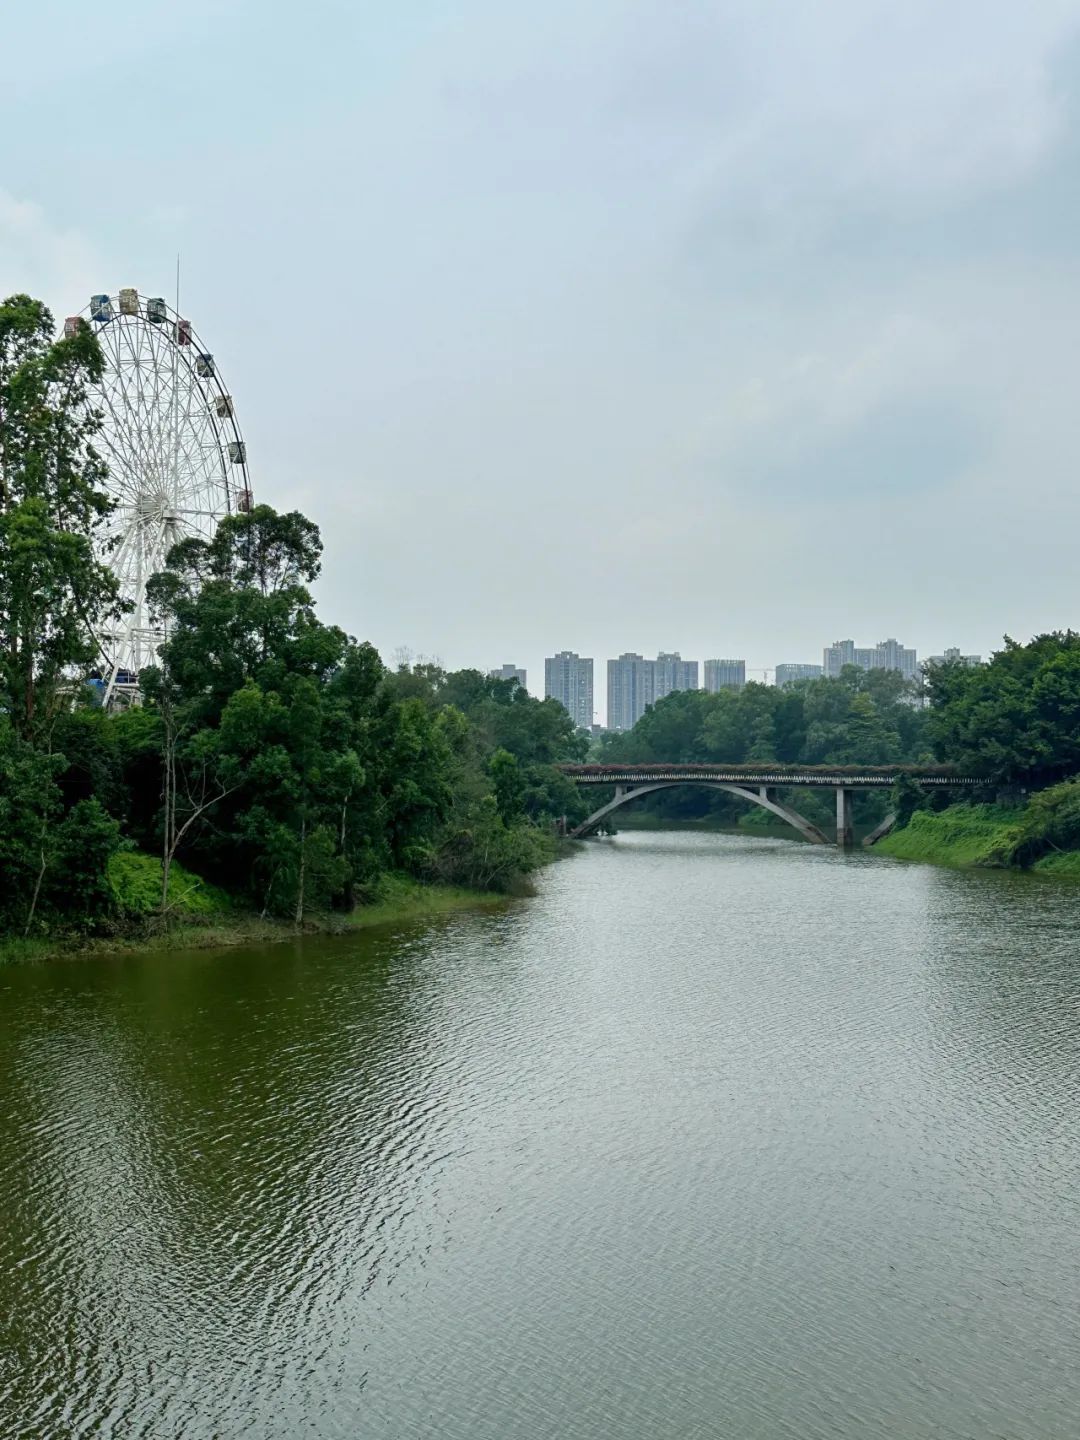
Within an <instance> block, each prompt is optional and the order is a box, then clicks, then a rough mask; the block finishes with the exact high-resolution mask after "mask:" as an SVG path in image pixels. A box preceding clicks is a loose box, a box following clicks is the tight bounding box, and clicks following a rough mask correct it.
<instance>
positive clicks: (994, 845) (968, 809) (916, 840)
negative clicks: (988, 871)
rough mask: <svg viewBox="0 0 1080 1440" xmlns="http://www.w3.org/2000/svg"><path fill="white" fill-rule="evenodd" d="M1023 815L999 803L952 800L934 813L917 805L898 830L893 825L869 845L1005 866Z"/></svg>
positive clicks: (949, 861)
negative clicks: (953, 801)
mask: <svg viewBox="0 0 1080 1440" xmlns="http://www.w3.org/2000/svg"><path fill="white" fill-rule="evenodd" d="M1023 817H1024V812H1023V810H1006V809H1003V808H1002V807H1001V806H998V805H951V806H950V807H949V808H948V809H947V810H941V811H939V812H938V813H937V814H932V813H930V812H929V811H924V810H919V811H916V813H915V814H914V815H913V816H912V817H911V820H910V822H909V823H908V824H907V825H906V826H905V827H904V829H903V830H894V831H893V833H892V834H891V835H886V837H885V838H884V840H879V841H878V843H877V845H876V846H875V847H874V848H875V850H876V851H877V853H878V854H881V855H893V856H895V857H896V858H897V859H898V860H922V861H925V862H926V863H928V864H931V865H979V866H984V867H990V868H994V869H1001V868H1007V867H1008V866H1010V865H1011V864H1012V863H1013V862H1012V856H1013V852H1014V851H1015V849H1016V847H1017V845H1018V844H1019V842H1020V839H1021V835H1022V828H1023Z"/></svg>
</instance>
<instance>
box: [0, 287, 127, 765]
mask: <svg viewBox="0 0 1080 1440" xmlns="http://www.w3.org/2000/svg"><path fill="white" fill-rule="evenodd" d="M52 334H53V321H52V316H51V315H50V314H49V311H48V310H47V309H46V308H45V306H44V305H42V304H40V302H38V301H35V300H31V299H30V297H29V296H26V295H15V296H11V297H10V298H9V299H8V300H6V301H4V302H3V303H2V304H0V704H2V705H3V707H4V708H5V710H6V711H7V713H8V714H9V715H10V717H11V723H12V724H13V725H14V727H15V729H16V730H17V732H18V733H19V734H21V735H23V736H26V737H40V736H41V735H43V734H45V733H46V732H47V731H48V729H49V727H50V726H51V725H52V724H53V723H54V721H55V719H56V716H57V714H58V713H59V711H60V709H61V708H62V707H63V706H64V705H65V704H66V701H65V697H64V690H65V686H66V684H67V683H68V682H69V680H70V675H71V673H72V671H73V670H77V669H78V668H79V667H86V666H88V665H89V664H90V663H91V661H92V660H93V659H94V657H95V654H96V645H95V642H94V639H93V635H94V633H95V631H96V630H97V629H98V628H99V627H100V626H101V625H102V624H103V623H104V622H106V621H107V620H109V619H110V618H114V617H115V616H116V615H117V613H118V600H117V586H116V580H115V577H114V576H113V574H112V572H111V571H110V570H109V568H108V567H107V565H105V564H103V563H102V562H101V561H100V560H99V559H98V558H97V556H96V553H95V542H96V540H97V538H98V536H99V534H100V531H101V527H102V526H103V524H104V523H105V519H106V517H107V514H108V512H109V509H110V503H109V500H108V497H107V496H106V494H105V491H104V482H105V476H106V471H105V466H104V464H103V462H102V460H101V458H100V457H99V456H98V454H97V453H96V451H95V450H94V447H93V440H94V436H95V435H96V433H97V431H98V429H99V428H100V421H99V419H98V417H97V416H96V415H95V413H94V412H93V410H92V409H91V407H90V405H89V403H88V396H89V389H90V386H91V385H92V384H93V383H94V382H95V381H96V380H97V379H99V378H100V375H101V373H102V368H103V364H104V362H103V359H102V356H101V351H100V348H99V347H98V344H97V341H96V340H95V338H94V336H93V335H92V334H91V333H90V330H89V328H88V327H87V326H86V325H84V324H80V326H79V327H78V330H77V333H76V334H75V335H73V336H70V337H68V338H65V339H61V340H55V341H54V340H53V339H52V338H51V336H52Z"/></svg>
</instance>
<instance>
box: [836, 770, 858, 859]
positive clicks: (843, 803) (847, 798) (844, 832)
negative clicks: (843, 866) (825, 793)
mask: <svg viewBox="0 0 1080 1440" xmlns="http://www.w3.org/2000/svg"><path fill="white" fill-rule="evenodd" d="M836 843H837V845H839V846H840V848H841V849H842V850H848V849H850V847H851V846H852V845H854V843H855V825H854V822H853V820H852V818H851V791H850V790H848V789H847V788H846V787H845V786H843V785H841V786H838V788H837V791H836Z"/></svg>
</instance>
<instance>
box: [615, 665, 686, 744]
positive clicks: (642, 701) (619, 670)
mask: <svg viewBox="0 0 1080 1440" xmlns="http://www.w3.org/2000/svg"><path fill="white" fill-rule="evenodd" d="M607 682H608V683H607V716H608V722H607V723H608V729H609V730H632V729H633V728H634V726H635V725H636V724H637V722H638V721H639V720H640V719H641V717H642V715H644V714H645V711H646V709H647V708H648V707H649V706H650V705H655V704H656V702H657V701H658V700H663V698H664V696H665V695H671V694H672V693H673V692H674V691H676V690H696V689H697V688H698V662H697V661H696V660H684V659H683V658H682V656H681V655H680V654H679V652H678V651H677V650H676V651H674V652H672V653H671V654H666V653H664V652H663V651H661V653H660V654H659V655H658V656H657V657H656V659H655V660H646V659H645V657H644V656H643V655H637V654H632V653H627V654H625V655H620V656H619V658H618V659H617V660H609V661H608V662H607Z"/></svg>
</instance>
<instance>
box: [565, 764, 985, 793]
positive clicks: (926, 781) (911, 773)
mask: <svg viewBox="0 0 1080 1440" xmlns="http://www.w3.org/2000/svg"><path fill="white" fill-rule="evenodd" d="M558 768H559V770H560V771H561V772H562V773H563V774H564V775H565V776H566V777H567V779H569V780H573V781H575V783H577V784H578V785H636V784H652V785H655V784H657V783H658V782H663V781H668V782H669V783H672V784H677V783H682V784H685V783H687V782H691V783H692V782H694V781H698V782H700V781H703V780H713V781H718V782H720V783H723V784H728V785H808V786H821V787H825V788H828V789H833V790H841V789H843V790H877V789H890V788H891V787H892V786H893V785H895V784H896V782H897V780H899V779H900V778H901V777H905V778H907V779H909V780H914V781H915V782H916V784H918V785H934V786H954V785H957V786H960V785H984V784H985V783H986V782H985V781H984V780H980V779H976V778H973V777H971V776H969V775H956V774H954V773H953V772H952V771H950V770H948V769H946V768H945V767H942V768H940V769H930V768H927V769H921V770H920V769H915V768H914V767H912V766H908V765H877V766H875V765H869V766H865V767H859V768H856V767H852V768H850V769H847V768H845V767H843V766H836V767H833V766H814V765H810V766H805V765H802V766H800V765H769V766H763V765H560V766H559V767H558Z"/></svg>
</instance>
